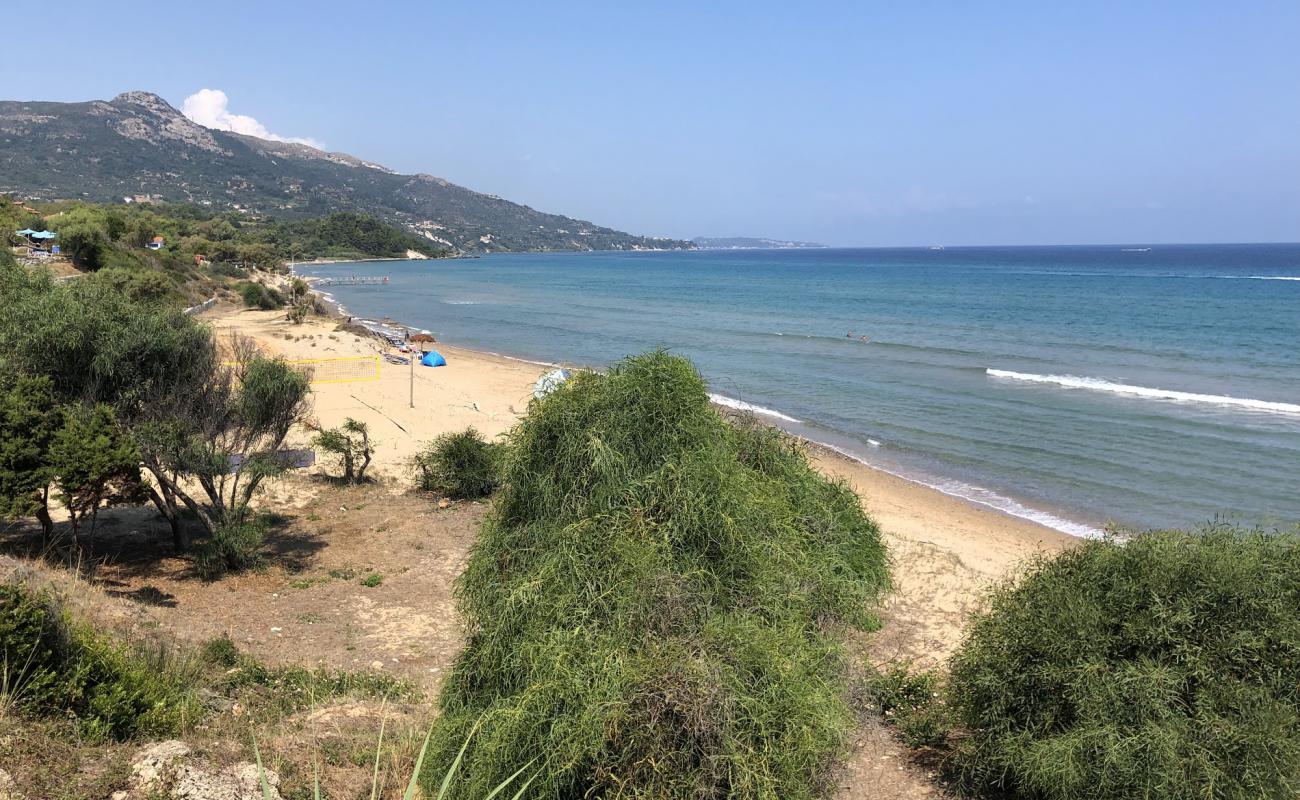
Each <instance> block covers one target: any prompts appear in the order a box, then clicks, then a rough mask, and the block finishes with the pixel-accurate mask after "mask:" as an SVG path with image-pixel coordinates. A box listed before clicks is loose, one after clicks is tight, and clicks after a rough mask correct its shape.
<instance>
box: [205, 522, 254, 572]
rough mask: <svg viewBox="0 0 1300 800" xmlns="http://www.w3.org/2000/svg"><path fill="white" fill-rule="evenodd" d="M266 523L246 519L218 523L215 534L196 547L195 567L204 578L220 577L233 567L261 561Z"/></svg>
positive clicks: (242, 567) (248, 565) (249, 565)
mask: <svg viewBox="0 0 1300 800" xmlns="http://www.w3.org/2000/svg"><path fill="white" fill-rule="evenodd" d="M265 538H266V525H265V524H264V523H262V522H261V521H260V520H247V521H244V522H232V523H226V524H222V525H218V526H217V527H216V529H215V530H213V532H212V538H210V539H208V540H206V541H204V542H202V543H200V544H199V546H198V547H196V548H194V571H195V572H197V573H198V574H199V577H201V578H203V579H205V580H212V579H214V578H218V577H220V576H222V575H224V574H225V573H227V572H229V571H231V570H235V571H238V570H243V569H248V568H249V567H255V566H257V565H258V564H260V563H261V561H262V557H261V549H262V541H263V540H264V539H265Z"/></svg>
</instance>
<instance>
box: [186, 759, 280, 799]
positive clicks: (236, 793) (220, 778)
mask: <svg viewBox="0 0 1300 800" xmlns="http://www.w3.org/2000/svg"><path fill="white" fill-rule="evenodd" d="M265 775H266V783H267V785H268V786H269V787H270V789H271V791H270V797H271V800H280V788H279V787H280V776H279V775H277V774H276V773H275V772H274V771H272V770H269V769H268V770H265ZM170 796H171V797H172V798H174V800H262V784H261V781H260V780H259V779H258V774H257V765H256V764H249V763H247V762H245V763H243V764H236V765H235V766H233V767H229V768H227V769H224V770H222V771H220V772H206V771H204V770H202V769H199V768H197V767H182V768H181V770H180V771H179V772H178V773H177V775H176V781H175V783H174V784H172V790H171V795H170Z"/></svg>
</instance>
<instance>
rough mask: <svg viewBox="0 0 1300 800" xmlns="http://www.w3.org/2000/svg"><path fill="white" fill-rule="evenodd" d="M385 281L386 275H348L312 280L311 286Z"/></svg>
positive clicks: (384, 282) (376, 283)
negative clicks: (345, 276)
mask: <svg viewBox="0 0 1300 800" xmlns="http://www.w3.org/2000/svg"><path fill="white" fill-rule="evenodd" d="M386 283H388V276H387V275H384V276H375V277H361V276H358V275H353V276H352V277H348V278H321V279H320V280H318V281H313V282H312V285H313V286H371V285H375V286H377V285H382V284H386Z"/></svg>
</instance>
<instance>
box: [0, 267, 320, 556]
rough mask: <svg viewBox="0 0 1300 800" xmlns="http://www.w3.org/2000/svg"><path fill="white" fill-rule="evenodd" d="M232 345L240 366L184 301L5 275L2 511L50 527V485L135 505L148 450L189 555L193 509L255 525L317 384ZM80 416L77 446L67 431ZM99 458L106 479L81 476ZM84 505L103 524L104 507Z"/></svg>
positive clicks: (167, 511) (162, 506)
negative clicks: (261, 493)
mask: <svg viewBox="0 0 1300 800" xmlns="http://www.w3.org/2000/svg"><path fill="white" fill-rule="evenodd" d="M229 349H230V351H231V353H230V355H229V356H228V357H226V358H228V359H229V360H228V361H227V360H226V358H223V357H221V356H219V355H218V350H217V346H216V343H215V342H214V341H213V340H212V336H211V333H210V332H209V331H208V329H207V328H205V327H202V326H200V325H199V324H198V323H196V322H195V321H194V320H193V319H192V318H191V317H188V316H186V315H184V314H183V313H181V311H180V310H179V309H177V308H175V307H173V306H170V305H166V304H159V303H153V302H148V301H142V300H136V299H132V298H131V297H128V296H126V295H124V294H123V293H122V292H120V291H119V290H117V289H116V288H114V287H113V286H112V285H109V284H105V283H102V282H100V281H97V280H95V279H93V278H87V279H82V280H77V281H70V282H64V283H55V282H53V281H52V280H51V279H50V278H49V276H48V275H43V274H40V273H32V272H28V271H27V270H24V269H22V268H20V267H16V266H5V267H0V354H3V359H4V360H3V362H0V426H3V428H4V429H5V430H6V431H9V432H11V433H10V435H11V436H13V437H14V438H13V439H12V440H11V439H10V437H9V436H7V437H6V442H5V444H4V445H3V446H0V490H3V499H2V500H0V512H3V513H4V514H6V515H7V516H19V515H25V514H30V513H34V514H36V516H37V517H38V518H40V519H41V520H42V522H43V523H46V528H47V532H48V530H49V525H48V511H47V506H48V500H49V496H50V491H49V484H50V482H51V481H56V480H57V481H58V482H59V483H60V485H61V486H62V487H63V488H64V492H63V495H64V496H65V497H68V498H69V499H72V500H74V501H76V502H77V503H81V502H82V501H83V500H86V501H88V500H90V499H95V498H98V500H99V501H107V500H111V499H116V498H122V497H126V496H127V495H128V493H127V491H126V490H127V489H128V488H131V487H132V486H133V485H134V482H133V481H132V480H131V477H132V474H131V471H130V470H129V469H127V468H126V467H125V465H124V462H123V461H122V459H127V460H129V453H130V452H133V450H132V448H135V449H136V450H138V453H139V463H140V464H141V465H142V466H143V468H144V469H145V470H146V471H147V472H148V473H149V475H150V476H151V477H152V479H153V480H152V482H151V483H148V484H144V485H143V490H144V491H145V492H146V493H147V494H148V497H149V499H150V500H151V501H152V502H153V503H154V504H155V505H156V506H157V507H158V510H159V511H160V512H161V513H162V514H163V515H164V516H165V517H166V518H167V520H168V521H169V523H170V524H171V527H172V534H173V539H174V541H175V543H176V545H177V547H178V548H182V549H184V548H185V547H187V546H188V544H189V537H188V533H187V532H186V531H185V530H184V526H183V525H182V524H181V523H182V520H181V513H180V512H181V509H182V508H184V509H186V510H187V511H188V512H189V513H191V514H193V515H194V516H195V517H196V518H197V519H198V521H199V523H200V524H201V525H202V526H203V528H204V530H205V531H207V532H208V533H215V532H216V530H217V529H218V527H221V526H228V525H236V526H237V525H240V524H242V523H244V522H245V521H246V517H247V510H248V505H249V502H250V501H251V500H252V497H253V495H254V494H255V493H256V491H257V490H258V488H259V486H260V485H261V484H262V483H263V482H264V481H265V480H267V479H269V478H272V477H274V476H276V475H279V474H280V473H281V472H283V471H284V469H285V465H284V463H283V462H282V461H281V460H280V458H279V457H278V456H277V455H276V454H277V452H278V451H279V450H280V449H281V447H282V446H283V444H284V440H285V437H286V436H287V435H288V433H289V431H290V429H291V428H292V427H293V426H294V425H295V424H297V423H298V422H300V421H302V420H303V419H304V418H305V415H306V413H307V410H308V404H309V400H310V398H309V385H308V380H307V378H306V376H304V375H303V374H302V373H301V372H300V371H298V370H296V369H294V368H292V367H291V366H289V365H288V364H286V363H285V362H283V361H280V360H275V359H267V358H264V357H262V356H260V355H259V354H258V353H257V351H256V349H255V348H254V347H253V345H252V343H251V342H250V341H248V340H246V339H238V338H236V339H232V340H231V342H230V346H229ZM65 421H66V422H65ZM74 422H76V423H77V424H79V425H80V426H81V427H80V428H78V430H77V431H76V432H75V433H73V434H72V438H71V440H69V439H68V438H67V436H66V435H64V436H60V435H59V434H58V430H59V428H60V427H62V426H64V425H65V424H67V425H71V424H73V423H74ZM60 448H62V449H60ZM96 448H97V449H96ZM60 453H66V454H67V455H66V457H62V459H61V463H62V466H59V462H60V459H59V454H60ZM95 454H97V455H95ZM90 455H95V457H96V458H100V459H101V460H100V461H98V462H96V468H97V469H98V470H99V472H98V474H97V475H95V476H87V475H75V476H74V474H73V473H74V471H75V470H74V468H80V465H81V462H83V461H85V459H86V458H87V457H89V456H90ZM113 457H116V458H117V459H118V460H117V461H116V462H114V461H113ZM110 468H111V469H110ZM73 477H75V478H76V481H74V482H73V483H69V481H70V480H71V478H73ZM90 477H94V478H95V480H94V481H92V482H91V483H85V482H84V481H85V480H86V479H88V478H90ZM74 484H75V485H74ZM70 489H75V491H71V492H70V491H69V490H70ZM85 507H86V508H87V510H89V511H90V512H91V514H92V519H93V512H94V509H95V508H97V507H98V505H87V506H85Z"/></svg>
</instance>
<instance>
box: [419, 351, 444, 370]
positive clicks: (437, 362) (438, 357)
mask: <svg viewBox="0 0 1300 800" xmlns="http://www.w3.org/2000/svg"><path fill="white" fill-rule="evenodd" d="M420 363H421V364H423V365H424V366H426V367H445V366H447V359H445V358H443V357H442V353H439V352H438V351H437V350H430V351H429V352H427V353H425V354H424V358H422V359H420Z"/></svg>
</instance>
